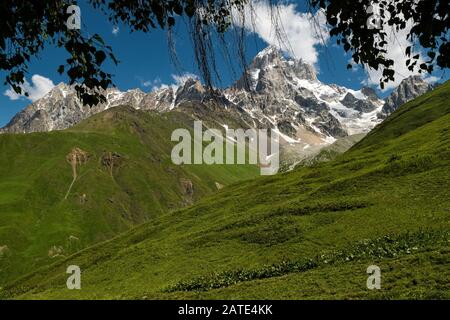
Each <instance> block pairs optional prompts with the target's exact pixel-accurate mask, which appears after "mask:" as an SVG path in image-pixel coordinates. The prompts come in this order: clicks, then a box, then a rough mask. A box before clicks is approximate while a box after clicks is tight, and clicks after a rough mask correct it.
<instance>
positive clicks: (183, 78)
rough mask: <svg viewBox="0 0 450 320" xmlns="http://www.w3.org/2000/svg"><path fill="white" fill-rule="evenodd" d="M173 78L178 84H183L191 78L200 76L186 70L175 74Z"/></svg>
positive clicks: (195, 78) (196, 78)
mask: <svg viewBox="0 0 450 320" xmlns="http://www.w3.org/2000/svg"><path fill="white" fill-rule="evenodd" d="M172 79H173V80H174V81H175V85H176V86H181V85H183V84H184V83H185V82H186V81H187V80H189V79H194V80H198V79H199V78H198V76H197V75H195V74H193V73H189V72H186V73H183V74H181V75H176V74H173V75H172Z"/></svg>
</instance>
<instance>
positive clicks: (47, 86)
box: [4, 74, 55, 102]
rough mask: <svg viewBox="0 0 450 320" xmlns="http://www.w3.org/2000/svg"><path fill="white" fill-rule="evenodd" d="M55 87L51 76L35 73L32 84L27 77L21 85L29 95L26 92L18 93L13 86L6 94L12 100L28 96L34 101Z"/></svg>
mask: <svg viewBox="0 0 450 320" xmlns="http://www.w3.org/2000/svg"><path fill="white" fill-rule="evenodd" d="M54 87H55V85H54V84H53V81H52V80H50V79H49V78H46V77H43V76H41V75H39V74H35V75H33V76H32V77H31V84H30V83H29V82H28V81H27V80H26V79H25V81H24V83H23V84H22V85H21V88H22V91H23V93H25V92H26V93H28V97H26V96H25V95H24V94H17V93H16V92H15V91H14V90H13V89H12V88H9V89H8V90H6V91H5V92H4V95H5V96H7V97H9V98H10V99H11V100H18V99H20V98H23V97H25V98H27V99H28V100H31V101H32V102H34V101H36V100H38V99H40V98H42V97H43V96H45V95H46V94H47V93H49V92H50V90H52V89H53V88H54Z"/></svg>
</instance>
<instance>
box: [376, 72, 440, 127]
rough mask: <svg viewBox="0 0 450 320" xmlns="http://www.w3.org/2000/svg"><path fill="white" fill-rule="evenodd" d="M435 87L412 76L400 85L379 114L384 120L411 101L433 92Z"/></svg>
mask: <svg viewBox="0 0 450 320" xmlns="http://www.w3.org/2000/svg"><path fill="white" fill-rule="evenodd" d="M432 89H433V87H432V86H431V85H430V84H428V83H427V82H425V81H424V80H423V79H422V78H421V77H420V76H412V77H409V78H406V79H405V80H403V81H402V82H401V83H400V85H399V86H398V87H397V88H396V89H395V90H394V91H393V92H392V93H391V95H390V96H389V97H387V98H386V103H385V104H384V106H383V109H382V110H381V113H380V114H379V117H380V118H382V119H384V118H386V117H387V116H388V115H390V114H391V113H392V112H394V111H395V110H397V108H398V107H400V106H401V105H403V104H405V103H407V102H408V101H411V100H413V99H415V98H417V97H418V96H421V95H423V94H424V93H427V92H428V91H430V90H432Z"/></svg>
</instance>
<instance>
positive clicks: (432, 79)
mask: <svg viewBox="0 0 450 320" xmlns="http://www.w3.org/2000/svg"><path fill="white" fill-rule="evenodd" d="M423 81H425V82H426V83H429V84H433V83H436V82H438V81H439V78H438V77H435V76H427V77H425V78H423Z"/></svg>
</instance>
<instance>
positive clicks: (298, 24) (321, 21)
mask: <svg viewBox="0 0 450 320" xmlns="http://www.w3.org/2000/svg"><path fill="white" fill-rule="evenodd" d="M235 16H239V15H235ZM274 18H275V21H276V22H277V23H276V24H278V26H276V24H275V25H274V23H273V22H274ZM234 23H235V25H237V26H242V25H243V26H244V27H245V29H246V30H247V31H249V32H252V33H253V32H254V33H256V34H257V35H258V36H259V37H260V38H261V39H262V40H264V41H265V42H267V43H268V44H270V45H274V46H276V47H278V48H280V49H282V50H283V51H285V52H287V53H293V54H294V56H295V57H296V58H301V59H303V60H304V61H305V62H307V63H309V64H311V65H316V64H317V62H318V60H319V52H318V47H320V46H321V45H323V44H325V43H326V42H327V41H328V39H329V34H328V31H327V29H326V19H325V16H324V14H323V13H322V12H321V11H318V12H317V13H316V14H314V15H313V14H311V13H305V12H300V11H298V9H297V6H296V5H295V4H292V3H291V4H277V5H276V6H272V5H271V4H270V2H269V1H267V0H254V1H253V2H252V9H250V7H247V9H246V14H245V21H244V23H242V21H239V19H238V18H236V19H235V22H234ZM277 29H278V30H281V31H282V33H283V35H284V36H285V39H284V40H286V41H281V43H280V39H279V37H278V36H277Z"/></svg>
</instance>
